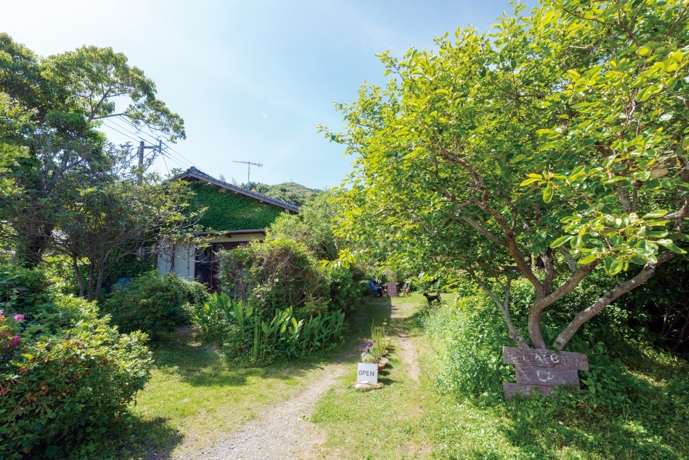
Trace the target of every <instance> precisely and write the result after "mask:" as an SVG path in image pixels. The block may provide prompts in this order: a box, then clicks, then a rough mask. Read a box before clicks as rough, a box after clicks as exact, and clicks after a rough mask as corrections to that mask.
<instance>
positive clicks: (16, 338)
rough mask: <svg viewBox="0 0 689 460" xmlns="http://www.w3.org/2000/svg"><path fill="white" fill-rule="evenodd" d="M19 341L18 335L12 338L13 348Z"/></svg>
mask: <svg viewBox="0 0 689 460" xmlns="http://www.w3.org/2000/svg"><path fill="white" fill-rule="evenodd" d="M20 340H21V337H19V336H18V335H15V336H14V337H12V342H11V345H12V346H15V345H16V344H18V343H19V341H20Z"/></svg>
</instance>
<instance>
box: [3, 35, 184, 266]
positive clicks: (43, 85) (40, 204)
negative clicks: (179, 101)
mask: <svg viewBox="0 0 689 460" xmlns="http://www.w3.org/2000/svg"><path fill="white" fill-rule="evenodd" d="M0 95H2V97H5V98H8V99H9V101H10V103H11V104H12V105H13V106H17V107H19V108H20V109H21V110H23V111H25V112H26V113H27V114H28V116H27V117H26V118H25V119H24V120H23V123H22V127H21V129H19V130H14V131H13V132H12V133H0V134H2V135H3V139H1V140H2V142H3V143H5V144H8V145H14V146H17V147H20V148H21V147H23V148H24V149H25V152H26V155H24V156H23V157H21V158H19V160H18V161H17V163H16V165H15V167H13V168H9V169H8V170H7V171H5V172H4V173H3V178H5V179H7V180H12V181H13V182H14V183H15V184H16V185H17V186H18V187H19V191H18V192H17V193H15V194H14V195H13V196H12V197H11V198H10V199H5V200H3V202H2V207H1V208H0V212H2V219H3V220H4V221H6V222H8V223H9V224H10V227H11V229H12V233H13V236H14V237H15V239H16V249H17V251H18V254H19V256H20V257H21V259H22V260H23V262H24V263H25V264H26V265H29V266H31V265H35V264H37V263H39V262H40V261H41V259H42V256H43V253H44V252H45V250H46V249H47V248H48V247H49V246H50V244H51V240H52V238H53V236H54V229H55V216H57V215H58V214H59V213H60V211H61V210H62V208H63V204H64V203H62V202H61V201H60V199H59V198H60V197H61V196H64V193H63V192H64V191H65V190H68V189H70V188H72V187H73V186H74V179H75V176H78V177H79V178H80V179H79V184H80V185H81V186H85V184H84V183H83V181H89V180H96V181H98V180H101V179H102V178H103V176H107V175H112V174H113V173H114V172H115V171H114V170H113V168H114V167H115V165H116V164H117V163H118V161H119V158H120V156H121V154H122V149H119V148H116V147H115V146H112V145H111V144H109V143H108V142H107V139H106V138H105V136H104V135H103V134H102V133H101V132H100V131H98V128H99V126H100V125H101V123H102V122H103V120H105V119H107V118H110V117H123V118H125V119H126V120H127V121H128V122H130V123H132V124H133V125H135V126H138V127H141V126H144V125H145V126H147V127H148V128H149V129H151V130H152V131H155V132H157V133H159V134H160V135H161V137H162V138H165V139H168V140H170V141H175V140H176V139H177V138H184V136H185V133H184V123H183V121H182V119H181V118H180V117H179V116H178V115H176V114H174V113H172V112H171V111H170V110H169V109H168V108H167V107H166V106H165V104H164V103H163V102H162V101H160V100H159V99H157V98H156V87H155V84H154V83H153V81H151V80H150V79H149V78H147V77H146V76H145V74H144V72H143V71H142V70H141V69H139V68H137V67H133V66H130V65H129V64H128V62H127V58H126V56H124V55H123V54H121V53H115V52H114V51H113V50H112V49H111V48H97V47H93V46H84V47H82V48H79V49H77V50H75V51H72V52H66V53H61V54H57V55H54V56H48V57H45V58H40V57H38V56H36V55H35V54H34V53H33V52H31V50H29V49H27V48H26V47H24V46H23V45H21V44H18V43H16V42H14V41H13V40H12V39H11V38H10V37H9V36H8V35H7V34H0ZM117 104H124V108H122V109H120V110H118V107H117ZM37 216H38V217H39V218H36V217H37Z"/></svg>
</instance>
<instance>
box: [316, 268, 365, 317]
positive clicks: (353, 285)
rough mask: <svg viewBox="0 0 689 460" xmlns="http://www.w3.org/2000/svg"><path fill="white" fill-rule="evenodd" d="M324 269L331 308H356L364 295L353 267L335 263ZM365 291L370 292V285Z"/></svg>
mask: <svg viewBox="0 0 689 460" xmlns="http://www.w3.org/2000/svg"><path fill="white" fill-rule="evenodd" d="M323 270H324V275H325V279H326V282H327V283H328V287H329V291H330V292H329V294H330V299H329V301H330V309H331V310H342V311H352V310H354V309H355V308H356V307H357V306H358V304H359V301H360V300H361V297H362V289H361V287H360V286H359V284H358V283H357V282H356V281H355V275H356V273H355V272H354V271H353V270H351V269H347V268H344V267H342V266H337V265H334V264H330V265H327V266H325V268H323ZM363 293H364V294H367V293H368V285H367V286H366V290H365V291H364V292H363Z"/></svg>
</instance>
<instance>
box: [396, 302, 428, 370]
mask: <svg viewBox="0 0 689 460" xmlns="http://www.w3.org/2000/svg"><path fill="white" fill-rule="evenodd" d="M413 309H414V305H413V304H411V303H403V304H401V305H398V306H396V307H393V309H392V312H391V321H392V322H393V324H395V326H396V330H397V334H398V336H397V343H398V345H399V347H398V349H397V350H395V351H396V352H397V354H398V356H399V357H400V359H401V360H402V362H403V363H404V365H405V366H406V367H407V373H408V374H409V378H411V379H412V380H414V381H415V382H418V381H419V376H420V375H421V368H420V367H419V362H418V359H417V355H416V351H415V350H414V345H413V344H412V342H411V339H410V338H409V334H408V333H407V331H406V329H405V328H404V320H405V319H406V318H407V317H408V315H409V311H413Z"/></svg>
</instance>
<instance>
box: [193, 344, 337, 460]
mask: <svg viewBox="0 0 689 460" xmlns="http://www.w3.org/2000/svg"><path fill="white" fill-rule="evenodd" d="M348 354H349V353H348ZM345 367H346V364H345V363H341V362H338V363H333V364H329V365H326V366H324V367H323V368H322V369H321V370H320V372H321V373H322V376H320V377H319V378H318V379H317V380H316V381H315V382H314V383H313V384H311V385H310V386H309V387H308V388H307V389H306V390H305V391H304V392H303V393H301V394H300V395H299V396H297V397H296V398H294V399H290V400H288V401H285V402H282V403H278V404H275V405H272V406H269V407H268V408H267V409H266V410H265V411H264V412H263V413H262V414H261V415H260V416H259V417H258V418H257V419H256V420H252V421H251V422H248V423H246V424H244V426H242V428H241V429H240V430H239V431H237V432H234V433H232V434H231V435H230V436H228V437H226V438H224V439H220V440H218V441H216V442H214V443H213V444H211V446H210V447H207V448H206V449H204V450H203V451H201V452H199V453H198V454H196V455H191V456H189V455H187V456H184V457H181V458H185V459H223V460H224V459H230V458H231V459H266V460H267V459H296V458H300V457H302V453H303V452H304V450H305V449H308V447H309V446H308V445H304V441H305V440H309V439H312V438H313V435H312V434H313V432H314V431H315V425H314V424H313V423H311V422H309V421H308V417H309V416H310V415H311V413H312V412H313V409H314V407H315V405H316V403H317V402H318V399H319V398H320V396H321V394H323V393H324V392H325V391H326V390H327V389H328V388H330V386H331V385H333V384H334V383H335V382H336V381H337V379H338V378H339V377H340V376H341V375H342V374H343V373H344V372H345Z"/></svg>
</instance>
